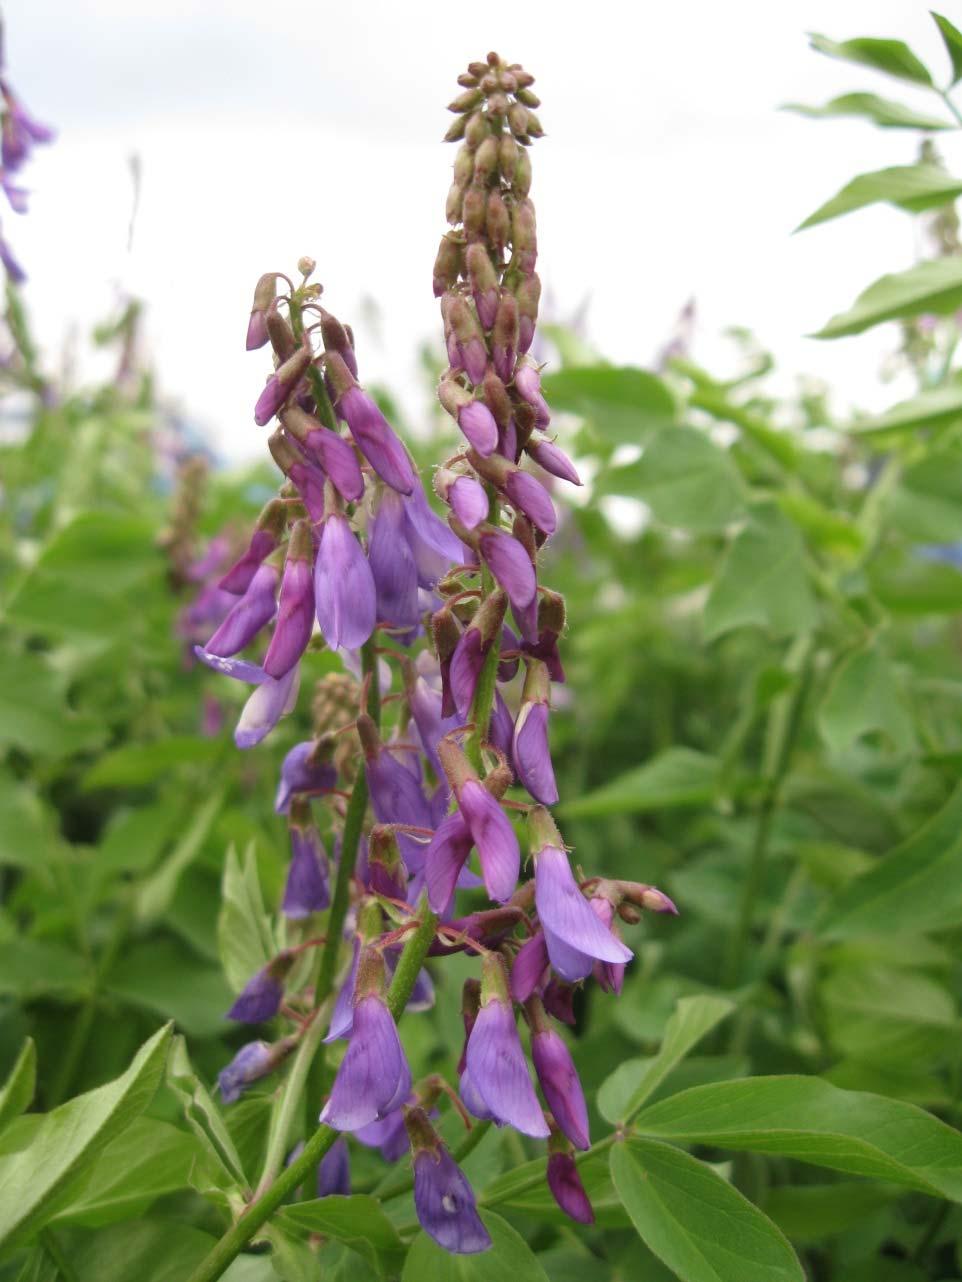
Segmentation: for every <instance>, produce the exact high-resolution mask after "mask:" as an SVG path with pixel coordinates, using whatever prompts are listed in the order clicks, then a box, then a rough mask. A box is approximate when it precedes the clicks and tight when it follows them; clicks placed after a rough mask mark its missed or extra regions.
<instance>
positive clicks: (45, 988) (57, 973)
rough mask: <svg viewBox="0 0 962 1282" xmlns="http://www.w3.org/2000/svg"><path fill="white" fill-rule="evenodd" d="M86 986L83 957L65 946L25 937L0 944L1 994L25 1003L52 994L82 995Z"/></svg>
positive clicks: (50, 941) (7, 940)
mask: <svg viewBox="0 0 962 1282" xmlns="http://www.w3.org/2000/svg"><path fill="white" fill-rule="evenodd" d="M86 985H87V975H86V965H85V963H84V961H83V958H82V957H80V956H79V955H78V954H77V953H75V952H72V951H71V950H70V949H69V948H66V947H65V946H64V945H63V944H58V943H55V942H54V941H53V940H52V939H50V940H48V939H30V938H29V937H27V936H24V935H21V936H19V937H17V938H15V939H4V940H3V941H2V942H0V993H9V994H11V995H13V996H15V997H19V998H20V999H21V1001H26V1000H29V999H30V998H32V997H40V996H44V995H47V994H49V993H57V994H60V995H77V994H81V993H83V992H84V991H85V989H86Z"/></svg>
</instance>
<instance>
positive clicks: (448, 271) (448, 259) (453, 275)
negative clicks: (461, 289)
mask: <svg viewBox="0 0 962 1282" xmlns="http://www.w3.org/2000/svg"><path fill="white" fill-rule="evenodd" d="M461 254H462V246H461V245H460V244H459V242H458V241H457V240H455V239H454V237H453V236H450V235H445V236H442V237H441V244H440V245H439V246H438V255H437V258H435V260H434V297H435V298H440V297H441V296H442V295H443V294H444V293H445V291H446V290H449V289H453V287H454V286H455V285H456V284H457V283H458V277H459V276H460V274H461Z"/></svg>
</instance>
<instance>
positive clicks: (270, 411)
mask: <svg viewBox="0 0 962 1282" xmlns="http://www.w3.org/2000/svg"><path fill="white" fill-rule="evenodd" d="M310 363H311V353H310V351H309V349H308V348H306V347H298V348H297V350H296V351H295V352H294V354H293V355H292V356H289V357H288V358H287V360H286V361H284V363H283V364H282V365H279V366H278V367H277V370H276V371H275V372H274V373H273V374H272V375H271V376H270V378H269V379H268V380H267V382H266V383H265V385H264V390H263V391H262V392H261V394H260V396H258V398H257V402H256V404H255V405H254V422H255V423H256V424H257V426H258V427H264V426H265V425H266V424H267V423H269V422H270V421H271V419H272V418H273V417H274V415H275V414H276V413H277V411H278V410H279V409H280V408H281V406H282V405H283V404H284V402H285V401H286V400H287V398H288V397H289V396H290V394H291V392H293V390H294V388H295V387H296V386H297V384H298V383H299V382H300V380H301V379H302V378H303V376H304V373H305V371H306V370H307V367H308V365H310Z"/></svg>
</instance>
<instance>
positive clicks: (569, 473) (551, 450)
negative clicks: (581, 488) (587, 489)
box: [524, 439, 581, 485]
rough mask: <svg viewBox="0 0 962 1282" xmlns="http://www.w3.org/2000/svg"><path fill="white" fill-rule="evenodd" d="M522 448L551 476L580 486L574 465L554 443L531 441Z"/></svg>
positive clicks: (579, 479)
mask: <svg viewBox="0 0 962 1282" xmlns="http://www.w3.org/2000/svg"><path fill="white" fill-rule="evenodd" d="M524 448H525V449H526V450H527V452H528V453H529V454H530V455H531V457H532V458H533V459H534V461H535V462H536V463H537V464H538V466H539V467H543V468H544V470H545V471H546V472H550V473H551V475H552V476H557V477H558V478H559V479H560V480H562V481H570V482H571V484H572V485H580V484H581V477H580V476H579V475H578V473H577V471H576V470H575V465H574V463H572V461H571V459H570V458H568V456H567V454H566V453H565V452H564V450H562V449H559V447H558V446H557V445H555V443H554V441H538V440H534V439H532V440H530V441H528V443H527V445H526V446H525V447H524Z"/></svg>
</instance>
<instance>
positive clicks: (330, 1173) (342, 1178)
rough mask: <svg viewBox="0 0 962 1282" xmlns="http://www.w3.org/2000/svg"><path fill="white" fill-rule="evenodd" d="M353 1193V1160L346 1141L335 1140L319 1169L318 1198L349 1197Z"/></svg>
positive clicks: (322, 1159)
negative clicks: (349, 1154)
mask: <svg viewBox="0 0 962 1282" xmlns="http://www.w3.org/2000/svg"><path fill="white" fill-rule="evenodd" d="M350 1192H351V1159H350V1157H349V1156H348V1151H347V1144H346V1143H345V1142H344V1140H335V1141H334V1143H333V1144H332V1145H331V1147H330V1148H329V1149H328V1150H327V1152H326V1153H325V1154H324V1156H323V1157H322V1158H321V1162H320V1165H319V1166H318V1168H317V1196H318V1197H332V1196H333V1197H348V1196H350Z"/></svg>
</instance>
